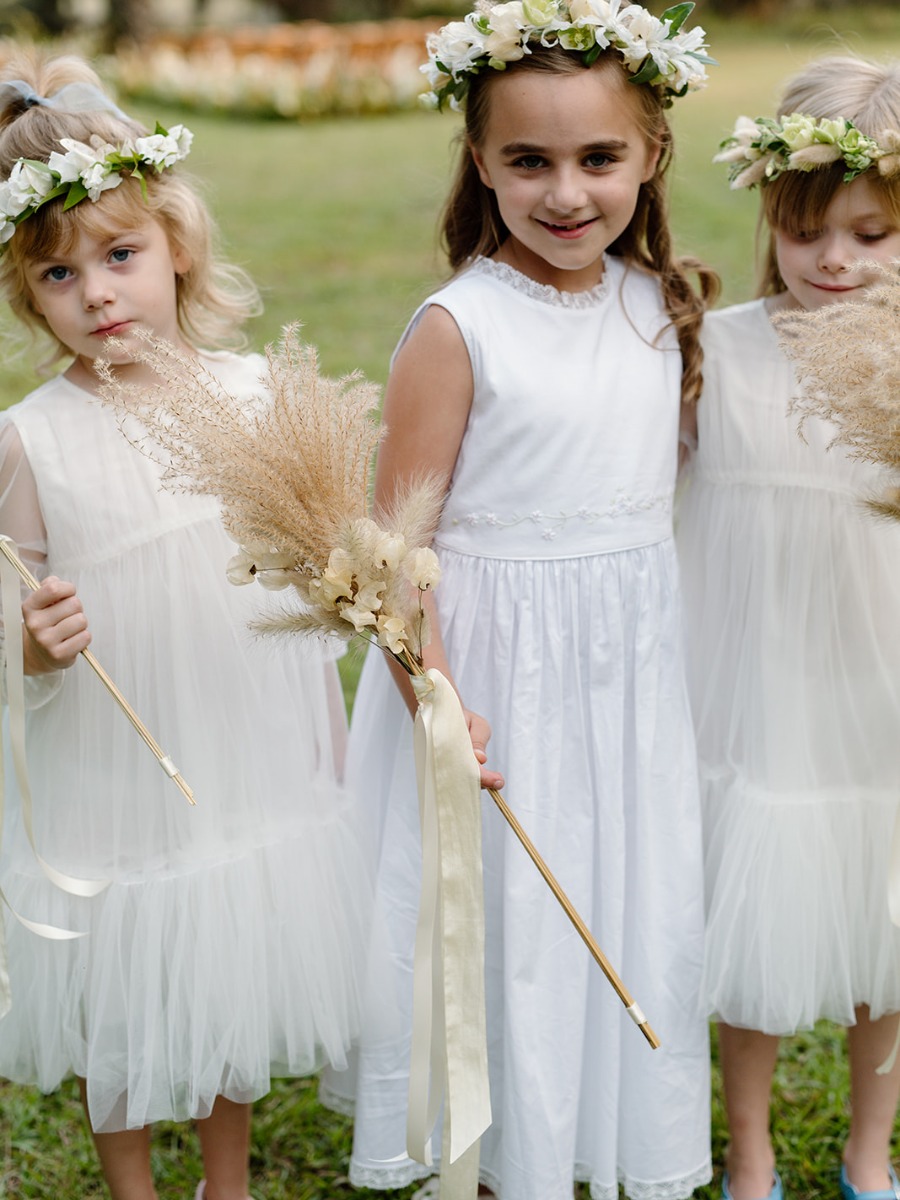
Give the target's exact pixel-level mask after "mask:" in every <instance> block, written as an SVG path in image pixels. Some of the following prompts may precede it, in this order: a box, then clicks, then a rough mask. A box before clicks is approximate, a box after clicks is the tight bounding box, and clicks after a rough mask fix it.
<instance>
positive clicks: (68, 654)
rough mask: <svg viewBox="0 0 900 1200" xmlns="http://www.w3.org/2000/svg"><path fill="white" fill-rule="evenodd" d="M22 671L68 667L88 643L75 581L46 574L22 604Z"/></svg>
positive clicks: (35, 672) (42, 672) (42, 671)
mask: <svg viewBox="0 0 900 1200" xmlns="http://www.w3.org/2000/svg"><path fill="white" fill-rule="evenodd" d="M22 619H23V621H24V622H25V628H24V630H23V642H24V653H25V674H26V675H45V674H47V673H48V672H49V671H58V670H60V668H64V667H71V665H72V663H73V662H74V661H75V659H76V658H77V657H78V655H79V654H80V653H81V651H82V650H84V649H86V648H87V647H88V646H89V645H90V643H91V634H90V630H89V629H88V624H87V618H86V617H85V615H84V609H83V608H82V607H81V601H80V600H79V599H78V596H77V595H76V594H75V585H74V584H72V583H67V582H66V581H65V580H63V579H57V578H56V576H55V575H49V576H48V577H47V578H46V579H45V580H44V582H43V583H42V584H41V586H40V587H39V588H38V590H37V591H36V592H32V593H31V595H30V596H28V597H27V598H26V600H25V601H24V603H23V604H22Z"/></svg>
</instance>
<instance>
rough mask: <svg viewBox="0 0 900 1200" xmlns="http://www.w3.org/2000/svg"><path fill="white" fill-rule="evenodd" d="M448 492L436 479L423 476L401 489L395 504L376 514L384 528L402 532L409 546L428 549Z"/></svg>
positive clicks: (375, 517)
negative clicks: (426, 547)
mask: <svg viewBox="0 0 900 1200" xmlns="http://www.w3.org/2000/svg"><path fill="white" fill-rule="evenodd" d="M446 495H447V491H446V487H445V486H444V484H442V483H441V482H440V481H439V480H437V479H435V478H434V477H433V476H429V475H419V476H417V477H416V478H413V479H412V480H410V481H409V482H408V483H407V484H406V485H405V486H404V487H401V488H399V489H398V490H397V492H396V493H395V495H394V498H393V501H392V502H391V503H390V504H389V505H383V506H381V507H380V508H378V509H376V511H375V512H374V513H373V519H374V520H375V521H377V522H378V524H379V525H380V526H381V527H382V529H390V530H391V531H392V532H394V533H399V534H400V535H401V536H402V537H403V539H404V541H405V542H406V544H407V545H408V546H428V545H430V544H431V540H432V538H433V537H434V534H435V530H436V529H437V527H438V522H439V521H440V519H441V509H442V508H443V506H444V500H445V499H446Z"/></svg>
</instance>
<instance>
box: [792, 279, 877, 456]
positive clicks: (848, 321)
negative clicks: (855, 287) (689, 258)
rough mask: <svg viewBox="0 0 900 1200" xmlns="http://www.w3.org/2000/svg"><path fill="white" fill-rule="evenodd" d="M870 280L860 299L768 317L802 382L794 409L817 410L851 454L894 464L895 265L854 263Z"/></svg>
mask: <svg viewBox="0 0 900 1200" xmlns="http://www.w3.org/2000/svg"><path fill="white" fill-rule="evenodd" d="M858 265H859V267H861V268H864V269H866V270H868V271H870V272H871V274H872V275H873V276H874V278H875V282H874V283H873V284H872V285H871V286H870V287H867V288H866V289H865V290H864V291H863V292H862V294H861V296H860V298H859V299H856V300H850V301H847V302H845V303H841V304H830V305H825V306H824V307H823V308H820V309H817V310H815V311H813V312H785V313H779V314H777V315H776V316H775V318H774V323H775V325H776V328H777V331H778V334H779V340H780V342H781V345H782V348H783V349H784V352H785V354H786V355H787V356H788V358H790V359H791V360H792V362H793V363H794V365H795V368H796V371H797V377H798V380H799V382H800V384H801V385H802V387H803V392H802V394H801V395H799V396H798V397H796V398H795V399H794V401H793V402H792V405H791V407H792V411H794V412H797V413H799V414H800V417H801V431H802V425H803V422H804V421H805V420H806V419H807V418H808V417H810V416H817V417H822V418H824V419H825V420H828V421H831V422H833V423H834V425H835V426H836V427H837V434H836V436H835V439H834V440H835V442H837V443H840V444H841V445H843V446H844V447H846V449H847V452H848V453H849V454H850V455H851V456H852V457H854V458H860V459H864V460H866V461H869V462H875V463H880V464H881V465H883V466H886V467H890V468H898V467H900V272H898V269H897V266H896V265H894V266H892V268H886V267H884V266H881V265H879V264H876V263H865V264H863V263H860V264H858Z"/></svg>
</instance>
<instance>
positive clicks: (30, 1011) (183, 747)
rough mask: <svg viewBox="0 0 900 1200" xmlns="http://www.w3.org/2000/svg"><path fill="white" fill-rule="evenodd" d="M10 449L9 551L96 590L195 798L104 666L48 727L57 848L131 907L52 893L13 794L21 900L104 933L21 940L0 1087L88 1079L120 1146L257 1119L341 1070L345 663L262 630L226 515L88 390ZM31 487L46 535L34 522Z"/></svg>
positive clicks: (5, 478)
mask: <svg viewBox="0 0 900 1200" xmlns="http://www.w3.org/2000/svg"><path fill="white" fill-rule="evenodd" d="M211 362H212V365H213V369H214V370H216V372H217V373H219V374H221V375H222V377H223V381H224V382H225V385H226V386H228V387H231V388H233V389H237V390H238V391H240V389H246V390H247V391H248V392H249V391H252V390H253V388H254V386H255V379H256V374H257V371H258V367H259V363H258V362H256V361H254V360H242V359H237V358H235V357H233V356H222V357H216V358H213V359H211ZM0 436H2V442H0V446H2V447H4V448H6V450H7V451H8V453H7V456H6V457H5V458H4V459H3V461H2V463H0V484H2V485H3V486H4V491H3V494H2V499H0V518H2V522H3V528H4V531H5V532H6V531H8V532H9V533H10V534H11V535H13V536H18V537H19V538H20V540H23V541H24V543H25V545H26V547H27V550H28V553H29V554H30V556H31V557H32V558H37V559H40V557H41V556H42V549H43V550H44V551H45V553H46V560H47V561H46V564H45V568H44V569H45V571H52V572H53V573H55V574H58V575H60V576H61V577H63V578H70V579H73V580H74V581H75V583H76V586H77V588H78V591H79V594H80V596H81V598H82V601H83V604H84V608H85V611H86V613H87V614H88V618H89V621H90V624H91V628H92V630H93V636H94V640H93V644H92V649H93V651H94V652H95V653H96V655H97V658H98V659H99V660H100V662H101V663H102V664H103V666H104V667H105V668H106V670H107V671H108V672H109V674H110V675H111V676H112V678H113V679H114V680H115V681H116V683H117V684H118V685H119V687H120V688H121V690H122V691H123V693H124V694H125V696H126V697H127V698H128V700H129V701H130V703H131V704H132V705H133V707H134V708H135V710H136V711H137V712H138V714H139V715H140V716H141V718H142V719H143V720H144V722H145V723H146V725H147V726H148V728H149V729H150V730H151V731H152V733H153V734H154V736H155V737H156V738H157V740H158V741H159V743H160V744H161V745H162V746H163V748H164V749H165V750H166V751H167V752H168V754H169V755H170V756H171V757H172V758H173V759H174V761H175V763H176V764H177V766H178V767H179V769H180V770H181V772H182V774H183V776H184V777H185V779H186V780H187V781H188V783H189V784H190V785H191V787H192V788H193V790H194V794H195V798H196V801H197V805H196V808H191V807H190V806H189V805H188V804H187V802H186V801H185V799H184V798H183V796H182V795H181V793H180V792H179V791H178V790H177V789H176V788H175V787H174V786H173V784H172V783H171V781H170V780H168V779H167V778H166V776H165V775H164V773H163V772H162V771H161V770H160V769H159V767H158V765H157V764H156V762H155V760H154V758H153V756H152V755H151V754H150V753H149V751H148V750H147V749H146V747H145V746H144V744H143V742H142V741H141V740H140V738H139V737H138V736H137V734H136V733H135V731H134V730H133V729H132V727H131V725H130V724H129V723H128V721H127V720H126V719H125V717H124V716H123V714H122V713H121V712H120V711H119V710H118V708H117V707H116V706H115V705H114V704H113V702H112V700H111V698H110V697H109V695H108V694H107V693H106V691H105V689H104V688H103V687H102V686H101V685H100V683H99V681H98V680H97V679H96V678H95V677H94V675H93V673H92V672H91V671H90V670H89V669H88V668H87V667H86V664H84V663H82V662H78V663H76V664H75V665H74V666H73V667H72V668H71V669H70V670H69V671H67V672H65V673H64V676H63V678H62V681H61V682H62V686H61V687H59V689H58V691H56V692H55V694H50V696H49V698H46V697H42V698H43V699H45V703H43V704H42V705H40V706H39V707H37V708H35V709H33V711H31V712H30V713H29V723H28V731H27V739H28V761H29V771H30V779H31V787H32V792H33V795H34V798H35V813H34V820H35V838H36V842H37V846H38V849H39V851H40V853H41V854H42V856H43V857H44V858H45V859H46V860H48V861H49V862H50V863H51V864H52V865H53V866H55V867H57V868H59V869H61V870H63V871H65V872H67V873H69V874H72V875H76V876H80V877H83V878H90V879H107V880H109V881H110V886H109V887H108V888H107V889H106V890H105V891H104V892H102V893H101V894H100V895H99V896H98V897H97V898H95V899H93V900H85V899H76V898H73V897H70V896H68V895H65V894H64V893H62V892H59V891H57V890H56V889H54V888H53V887H52V886H51V885H50V884H49V883H48V882H47V881H46V880H45V879H44V878H43V876H42V875H41V873H40V870H39V867H38V866H37V864H36V863H35V861H34V858H33V855H32V854H31V852H30V849H29V847H28V845H27V843H26V841H25V837H24V832H23V830H22V827H21V820H20V814H19V813H18V806H17V804H16V803H15V794H16V793H15V787H14V784H13V781H12V780H8V796H9V797H10V799H11V804H10V809H11V814H10V818H9V820H8V822H7V829H6V831H5V844H4V864H3V865H4V870H3V888H4V890H5V892H6V894H7V895H8V897H9V899H10V901H11V903H12V904H13V905H14V907H15V908H16V909H17V910H18V911H19V912H21V913H22V915H23V916H27V917H28V918H30V919H32V920H38V921H45V922H49V923H51V924H55V925H59V926H62V927H65V928H69V929H74V930H81V931H85V932H87V933H88V936H87V937H85V938H82V939H79V940H77V941H71V942H50V941H44V940H42V939H40V938H37V937H35V936H34V935H32V934H30V933H28V932H27V931H26V930H25V929H24V928H22V927H21V926H20V925H19V924H18V923H17V922H15V921H13V920H9V921H8V927H9V956H10V964H11V982H12V988H13V1009H12V1011H11V1013H10V1014H9V1015H8V1016H7V1017H6V1019H5V1020H4V1021H3V1022H0V1074H2V1075H3V1076H5V1077H7V1078H10V1079H14V1080H16V1081H19V1082H31V1083H37V1084H38V1085H39V1086H40V1087H42V1088H43V1089H45V1090H50V1089H52V1088H54V1087H55V1086H57V1085H58V1084H59V1082H60V1081H61V1079H62V1078H63V1077H64V1076H65V1075H66V1074H68V1073H69V1072H74V1073H76V1074H78V1075H81V1076H84V1077H86V1079H87V1088H88V1098H89V1104H90V1111H91V1118H92V1122H93V1124H94V1127H95V1128H96V1129H98V1130H100V1131H108V1130H115V1129H122V1128H125V1127H129V1128H133V1127H137V1126H140V1125H143V1124H144V1123H146V1122H147V1121H151V1120H155V1119H157V1118H163V1117H167V1118H176V1119H180V1118H184V1117H188V1116H197V1117H202V1116H205V1115H207V1114H208V1113H209V1111H210V1108H211V1105H212V1103H213V1101H214V1099H215V1097H216V1095H217V1094H222V1095H225V1096H227V1097H229V1098H230V1099H232V1100H237V1101H247V1100H252V1099H255V1098H257V1097H259V1096H260V1095H262V1094H264V1093H265V1092H266V1091H267V1090H268V1087H269V1082H270V1078H271V1076H272V1075H273V1074H279V1073H290V1074H300V1073H308V1072H310V1071H312V1070H314V1069H316V1068H317V1067H318V1066H319V1065H320V1064H321V1063H322V1062H324V1061H327V1060H330V1061H332V1062H335V1063H337V1064H339V1065H343V1064H344V1063H345V1061H346V1057H345V1056H346V1050H347V1047H348V1045H349V1042H350V1040H351V1038H352V1036H353V1035H354V1034H355V1032H356V1029H357V1021H358V1008H359V1002H360V991H361V986H362V984H361V976H362V973H363V970H364V967H365V961H366V942H367V938H368V922H369V916H368V910H369V908H370V906H371V893H370V888H369V885H368V882H367V881H368V879H369V878H370V870H369V868H368V866H367V855H366V854H365V853H364V851H363V848H362V843H361V839H360V833H359V819H358V814H357V813H356V811H355V809H354V804H353V801H352V799H351V797H350V795H349V793H348V792H346V791H345V789H344V788H343V786H342V784H341V783H340V782H339V768H340V760H341V756H342V752H343V729H342V710H341V706H340V705H341V702H340V693H339V687H338V682H337V678H336V672H335V666H334V662H333V661H332V660H333V657H334V652H333V650H331V649H329V648H327V647H325V646H322V645H315V644H311V645H309V646H304V645H301V644H299V643H297V642H293V641H292V642H282V643H273V642H268V641H260V640H259V639H257V638H255V637H254V636H253V635H252V634H251V633H250V632H249V631H248V629H247V622H248V620H249V619H250V617H251V615H253V614H254V613H256V612H258V609H259V606H260V605H261V604H264V603H265V597H264V594H263V593H262V592H261V591H260V589H259V588H247V589H237V588H234V587H231V586H230V585H229V584H228V583H227V582H226V580H225V577H224V567H225V564H226V562H227V560H228V557H229V555H230V554H231V553H232V552H233V546H232V545H231V543H230V542H229V539H228V538H227V536H226V535H225V534H224V532H223V530H222V528H221V525H220V522H219V520H218V515H217V508H216V505H215V504H214V503H212V502H210V501H206V500H201V499H198V498H196V497H190V496H183V495H171V494H169V493H161V492H160V491H159V490H158V471H157V469H156V468H155V467H154V466H153V464H152V463H150V462H149V461H148V460H147V459H146V458H145V457H143V456H142V455H141V454H140V453H138V452H137V451H136V450H135V449H134V448H132V447H130V446H129V445H128V444H127V443H126V442H125V440H124V438H123V437H122V435H121V434H120V433H119V432H118V430H117V429H116V426H115V420H114V419H113V417H112V416H111V415H110V414H109V413H108V412H107V410H105V409H103V408H102V407H101V406H100V405H99V404H98V403H97V402H96V401H95V400H94V399H93V398H92V397H90V396H88V395H87V394H86V393H83V392H81V391H79V389H77V388H74V387H72V386H71V385H70V384H68V383H67V382H66V381H65V380H57V381H53V382H52V383H50V384H47V385H45V387H44V388H42V389H40V390H39V391H38V392H37V393H35V394H33V395H32V396H31V397H30V398H29V399H28V400H27V401H25V402H24V403H23V404H22V405H21V406H19V407H17V408H15V409H13V410H12V411H11V413H10V414H9V415H8V417H7V423H6V425H5V426H4V429H3V432H2V435H0ZM21 448H24V451H25V456H26V457H25V458H24V459H23V458H22V456H21ZM29 470H30V472H32V473H33V479H34V480H35V481H36V491H37V496H38V498H39V501H40V513H39V520H38V529H37V532H36V533H35V532H34V531H32V532H31V533H29V532H28V527H29V525H33V523H34V518H35V514H34V512H33V511H28V509H27V507H26V508H25V509H23V508H22V507H21V506H20V505H18V504H16V503H15V502H14V499H18V498H21V497H22V496H23V495H25V494H27V491H28V489H27V488H25V487H23V484H22V473H23V471H26V472H27V471H29ZM41 519H42V522H43V526H44V527H45V529H46V536H45V539H44V542H43V547H42V540H41V529H40V525H41ZM56 682H57V684H58V683H59V679H58V678H57V680H56ZM48 690H49V691H50V692H51V693H52V688H50V689H48Z"/></svg>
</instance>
